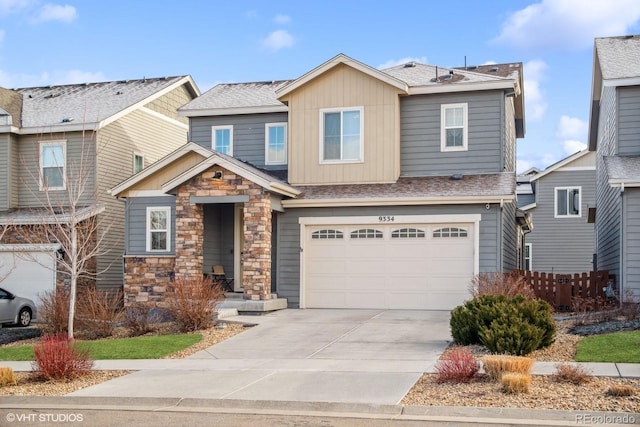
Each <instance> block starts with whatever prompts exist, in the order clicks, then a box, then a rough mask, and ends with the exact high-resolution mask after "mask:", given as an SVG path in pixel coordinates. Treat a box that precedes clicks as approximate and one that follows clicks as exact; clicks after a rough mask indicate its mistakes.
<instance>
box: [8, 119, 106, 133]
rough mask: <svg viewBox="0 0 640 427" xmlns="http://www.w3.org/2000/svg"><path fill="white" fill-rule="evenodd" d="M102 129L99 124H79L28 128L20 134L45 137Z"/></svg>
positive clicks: (19, 131) (22, 129)
mask: <svg viewBox="0 0 640 427" xmlns="http://www.w3.org/2000/svg"><path fill="white" fill-rule="evenodd" d="M99 128H100V123H98V122H78V123H73V124H66V125H60V126H58V125H51V126H36V127H28V128H20V129H19V130H18V132H16V133H18V134H20V135H45V134H51V133H65V132H82V131H88V132H94V131H96V130H98V129H99Z"/></svg>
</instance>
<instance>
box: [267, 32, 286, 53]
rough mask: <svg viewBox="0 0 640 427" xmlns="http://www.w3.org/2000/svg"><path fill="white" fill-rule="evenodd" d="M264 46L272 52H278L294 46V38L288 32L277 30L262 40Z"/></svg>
mask: <svg viewBox="0 0 640 427" xmlns="http://www.w3.org/2000/svg"><path fill="white" fill-rule="evenodd" d="M262 46H264V47H265V48H267V49H268V50H271V51H278V50H280V49H283V48H285V47H291V46H293V36H292V35H291V34H289V32H288V31H286V30H277V31H274V32H273V33H271V34H269V35H268V36H267V38H265V39H264V40H262Z"/></svg>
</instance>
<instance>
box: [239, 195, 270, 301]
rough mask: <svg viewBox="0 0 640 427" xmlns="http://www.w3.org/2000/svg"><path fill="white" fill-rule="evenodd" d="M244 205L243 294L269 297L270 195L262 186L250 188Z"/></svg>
mask: <svg viewBox="0 0 640 427" xmlns="http://www.w3.org/2000/svg"><path fill="white" fill-rule="evenodd" d="M248 192H249V201H248V202H246V203H245V205H244V251H243V254H242V282H243V285H244V298H245V299H249V300H268V299H270V298H271V198H270V197H269V194H268V193H266V192H265V191H264V189H263V188H251V189H249V191H248Z"/></svg>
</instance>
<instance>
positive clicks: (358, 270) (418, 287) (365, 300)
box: [303, 223, 475, 310]
mask: <svg viewBox="0 0 640 427" xmlns="http://www.w3.org/2000/svg"><path fill="white" fill-rule="evenodd" d="M474 226H475V225H474V223H455V224H451V223H438V224H382V225H381V224H357V225H314V226H306V227H305V228H306V244H305V248H304V256H303V259H304V261H303V262H304V266H303V271H304V274H305V278H304V296H303V298H304V301H305V306H306V307H307V308H385V309H431V310H450V309H452V308H453V307H455V306H457V305H460V304H461V303H462V302H464V301H465V300H467V299H469V291H468V286H469V281H470V279H471V278H472V277H473V274H474V247H475V245H474V232H475V230H474Z"/></svg>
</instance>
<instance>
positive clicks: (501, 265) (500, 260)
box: [496, 199, 504, 271]
mask: <svg viewBox="0 0 640 427" xmlns="http://www.w3.org/2000/svg"><path fill="white" fill-rule="evenodd" d="M503 215H504V200H502V199H500V209H499V210H498V265H497V266H496V268H497V271H503V270H504V230H503V227H504V219H503Z"/></svg>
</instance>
